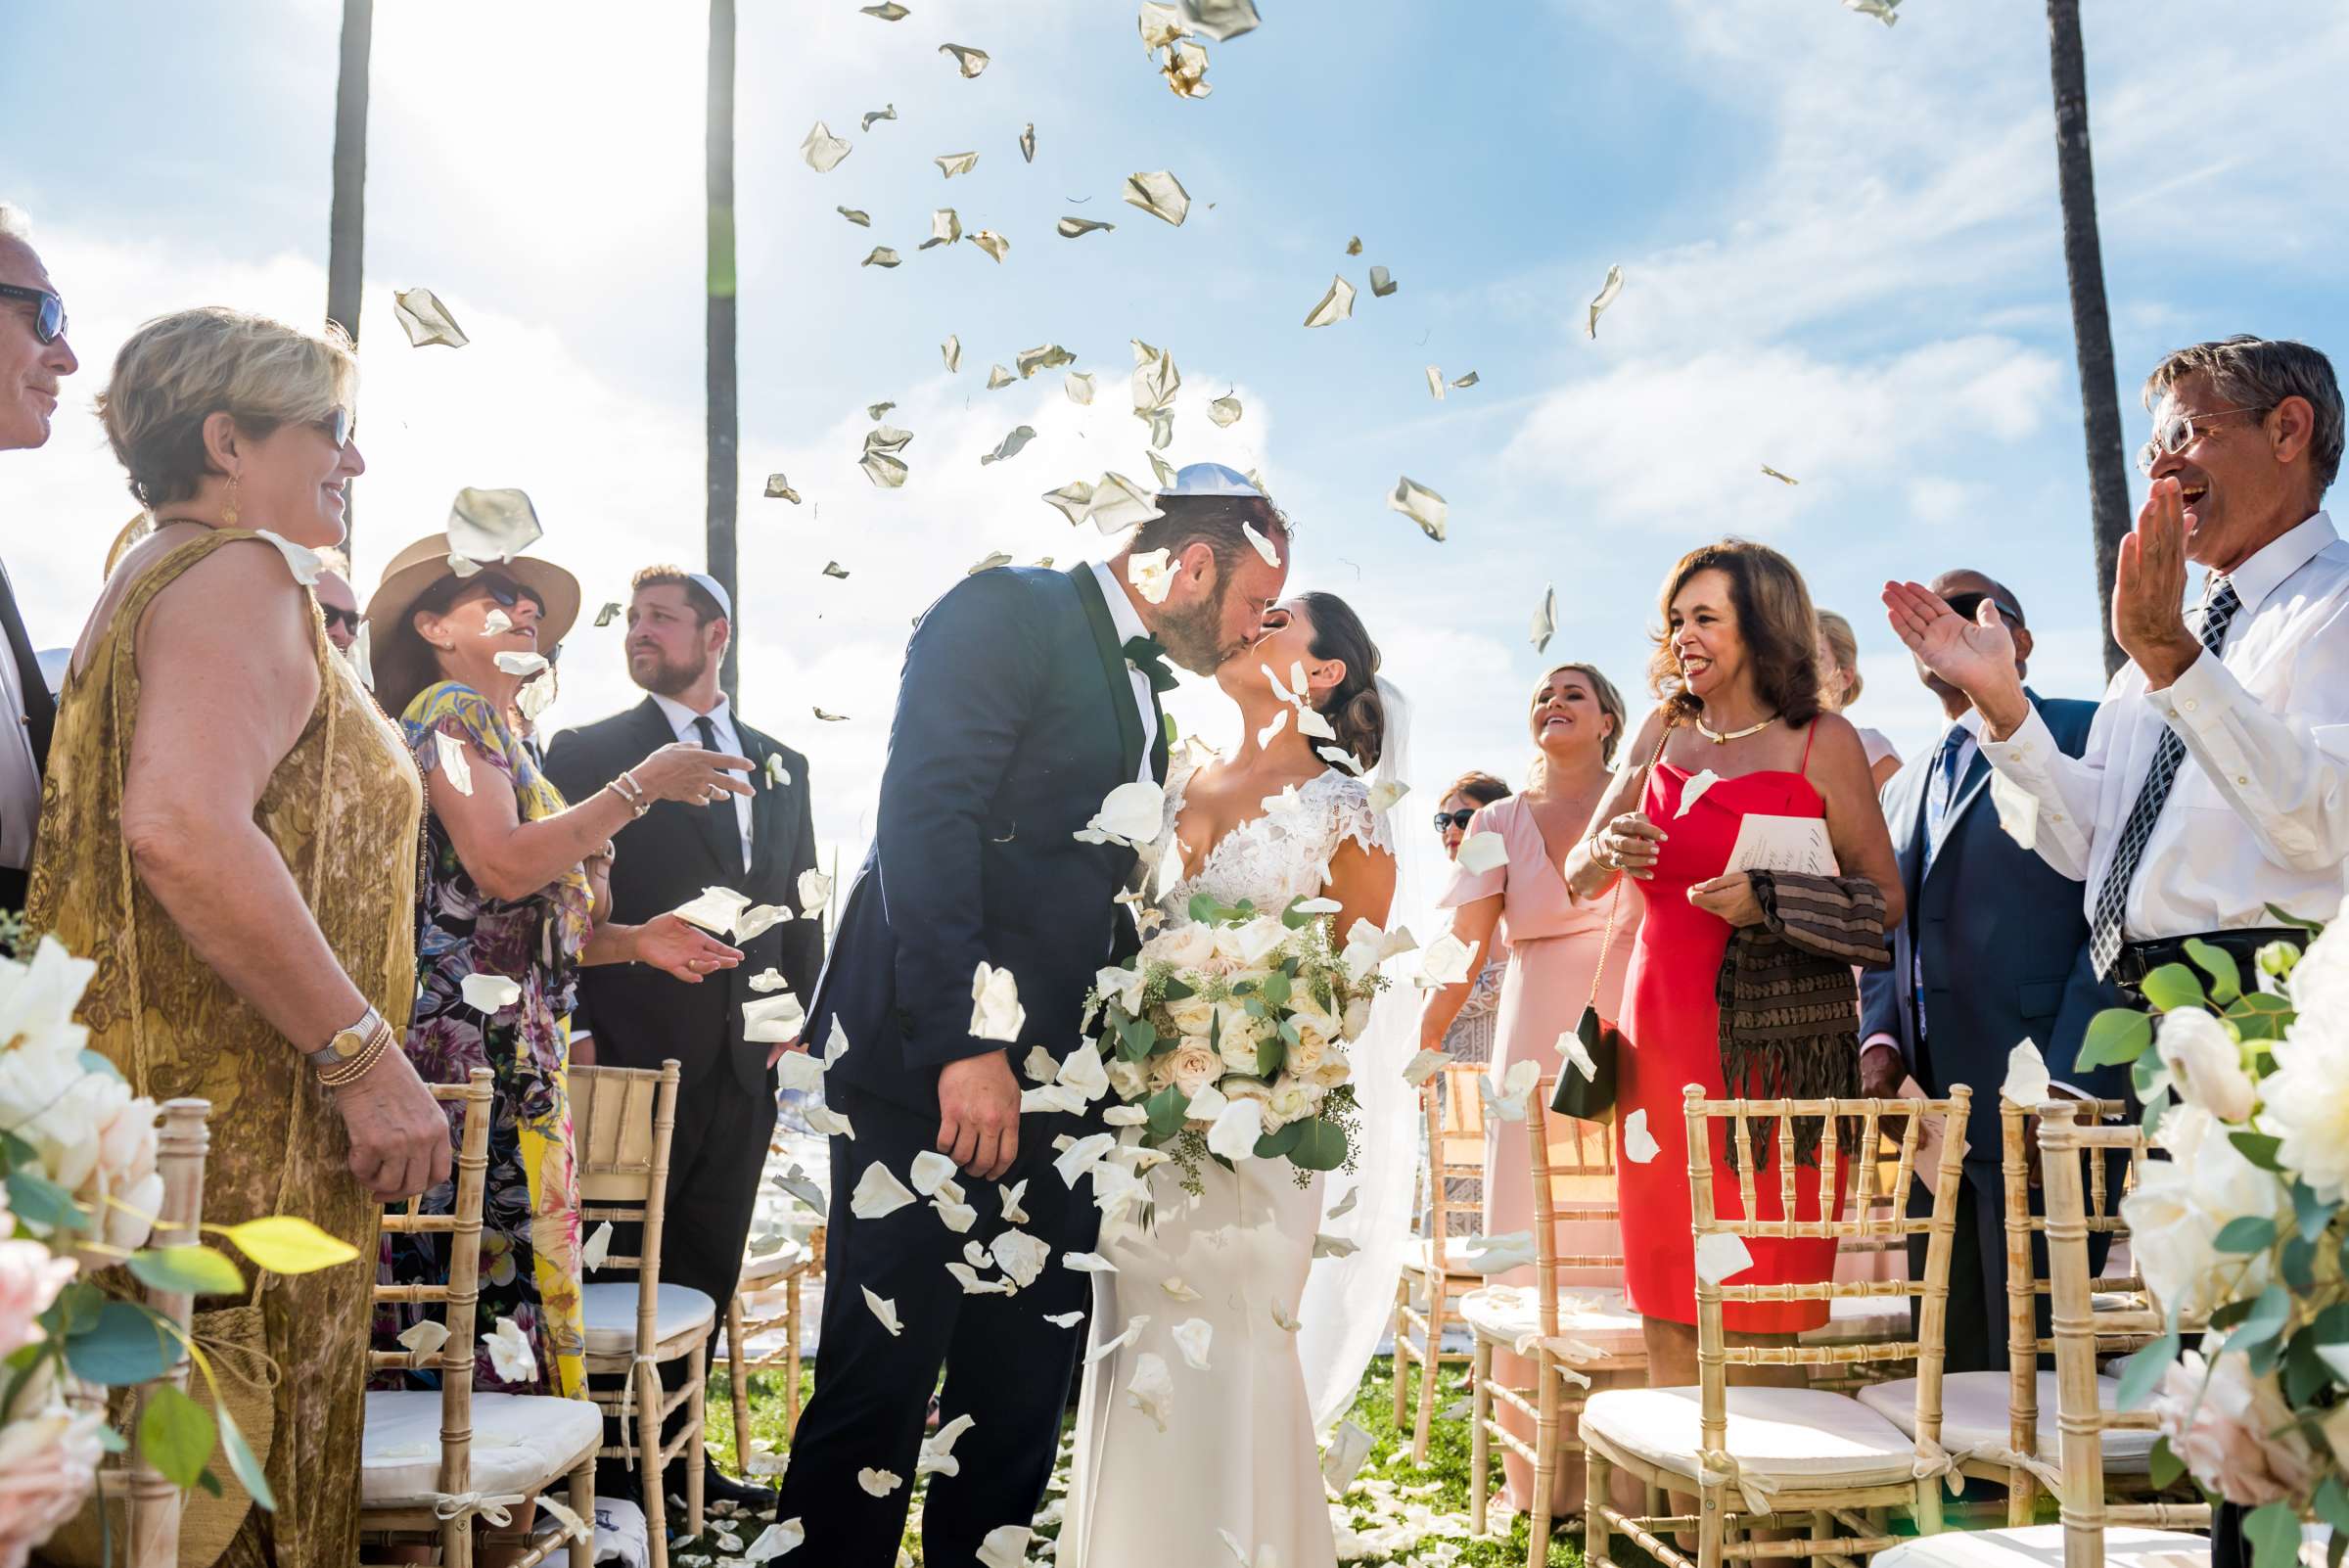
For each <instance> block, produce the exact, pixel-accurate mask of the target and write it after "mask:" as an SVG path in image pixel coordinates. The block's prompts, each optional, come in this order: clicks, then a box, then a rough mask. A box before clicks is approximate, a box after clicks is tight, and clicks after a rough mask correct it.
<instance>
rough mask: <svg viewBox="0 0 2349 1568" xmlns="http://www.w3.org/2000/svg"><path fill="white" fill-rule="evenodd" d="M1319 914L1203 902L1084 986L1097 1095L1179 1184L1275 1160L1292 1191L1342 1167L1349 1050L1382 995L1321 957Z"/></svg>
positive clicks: (1349, 1107)
mask: <svg viewBox="0 0 2349 1568" xmlns="http://www.w3.org/2000/svg"><path fill="white" fill-rule="evenodd" d="M1328 912H1329V906H1328V904H1327V902H1326V900H1308V899H1297V900H1295V901H1293V902H1291V903H1290V905H1289V906H1288V907H1287V908H1286V909H1284V910H1282V911H1281V912H1279V913H1277V914H1264V913H1259V912H1258V911H1257V910H1256V909H1255V908H1253V907H1252V906H1251V905H1249V904H1246V903H1241V904H1238V905H1234V906H1226V905H1222V904H1219V903H1217V902H1216V901H1215V900H1214V899H1211V898H1209V897H1207V896H1206V895H1204V894H1202V895H1200V896H1199V897H1197V898H1195V899H1192V900H1191V909H1190V915H1191V919H1190V922H1189V923H1188V924H1184V925H1179V926H1175V927H1173V928H1172V929H1169V930H1165V931H1162V932H1160V933H1159V934H1158V935H1156V936H1154V937H1152V938H1150V939H1149V940H1148V941H1146V942H1145V943H1143V945H1142V947H1141V950H1140V951H1139V952H1138V953H1136V954H1135V955H1134V957H1133V959H1132V961H1131V962H1130V963H1128V964H1127V965H1125V966H1123V967H1118V968H1109V969H1103V970H1102V971H1100V973H1099V974H1098V975H1097V976H1096V977H1095V984H1094V989H1093V992H1092V995H1091V996H1090V998H1089V999H1088V1001H1087V1005H1086V1010H1085V1020H1086V1022H1085V1028H1086V1030H1087V1032H1088V1033H1091V1032H1093V1031H1094V1030H1095V1029H1096V1027H1097V1028H1098V1034H1097V1035H1096V1037H1095V1038H1096V1044H1097V1048H1098V1050H1099V1053H1100V1054H1099V1060H1100V1062H1101V1063H1102V1069H1103V1073H1104V1076H1105V1078H1106V1080H1107V1085H1108V1087H1109V1089H1110V1090H1112V1091H1113V1092H1115V1093H1116V1094H1117V1096H1118V1098H1119V1099H1120V1100H1121V1101H1123V1102H1125V1103H1126V1104H1127V1105H1128V1106H1134V1107H1138V1108H1139V1109H1140V1111H1141V1113H1142V1115H1143V1117H1144V1120H1143V1121H1142V1122H1141V1123H1140V1124H1139V1125H1140V1126H1141V1127H1142V1129H1143V1131H1142V1135H1141V1141H1142V1143H1143V1144H1144V1145H1145V1146H1147V1147H1150V1148H1153V1149H1161V1150H1164V1151H1166V1153H1167V1154H1168V1155H1170V1156H1171V1157H1172V1158H1173V1159H1174V1160H1175V1161H1177V1162H1178V1163H1180V1164H1181V1166H1182V1167H1183V1169H1184V1171H1185V1172H1186V1173H1187V1174H1188V1176H1190V1178H1191V1179H1190V1181H1188V1182H1186V1185H1195V1182H1196V1176H1197V1171H1198V1165H1199V1162H1200V1160H1202V1159H1205V1158H1211V1157H1212V1158H1215V1159H1219V1160H1222V1161H1225V1162H1231V1161H1236V1160H1243V1159H1259V1160H1286V1161H1288V1162H1289V1163H1290V1164H1291V1165H1293V1166H1295V1167H1297V1169H1298V1172H1299V1179H1301V1180H1303V1179H1306V1174H1307V1173H1311V1172H1315V1171H1334V1170H1338V1169H1340V1168H1342V1167H1343V1168H1351V1164H1352V1160H1353V1138H1352V1135H1351V1130H1352V1127H1353V1123H1354V1107H1355V1097H1354V1088H1353V1086H1352V1084H1349V1083H1348V1082H1347V1081H1348V1079H1349V1077H1350V1076H1351V1074H1352V1067H1351V1065H1350V1063H1349V1062H1348V1060H1347V1054H1346V1047H1347V1045H1348V1044H1349V1043H1350V1042H1352V1041H1353V1040H1354V1039H1355V1038H1356V1037H1358V1036H1359V1035H1360V1033H1361V1031H1362V1028H1363V1026H1364V1025H1365V1024H1366V1023H1367V1021H1368V1018H1369V998H1370V997H1371V996H1372V995H1373V994H1374V993H1375V992H1377V991H1379V990H1380V989H1381V988H1383V987H1384V985H1385V984H1386V982H1385V980H1384V978H1383V977H1382V976H1380V975H1379V974H1378V972H1377V969H1376V965H1375V962H1372V963H1370V964H1367V965H1360V964H1356V963H1354V962H1353V961H1352V958H1353V956H1354V955H1353V954H1351V953H1350V954H1346V955H1341V954H1339V953H1337V952H1336V951H1334V950H1333V949H1332V947H1331V944H1330V936H1329V922H1328V921H1327V920H1326V919H1324V918H1323V916H1324V915H1325V914H1327V913H1328ZM1060 1077H1061V1079H1062V1081H1063V1082H1066V1081H1067V1080H1068V1077H1069V1075H1068V1073H1067V1071H1066V1070H1065V1069H1064V1070H1063V1071H1062V1073H1061V1075H1060ZM1131 1114H1132V1113H1131V1112H1128V1115H1131Z"/></svg>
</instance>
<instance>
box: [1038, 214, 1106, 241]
mask: <svg viewBox="0 0 2349 1568" xmlns="http://www.w3.org/2000/svg"><path fill="white" fill-rule="evenodd" d="M1052 227H1053V229H1054V230H1055V231H1056V232H1057V233H1058V234H1059V235H1060V237H1061V238H1062V239H1064V240H1081V239H1082V238H1084V236H1086V235H1088V234H1106V233H1109V232H1111V231H1112V230H1114V229H1116V228H1117V225H1116V224H1115V223H1102V222H1098V221H1096V220H1094V219H1092V218H1082V217H1078V216H1077V215H1076V214H1075V213H1071V214H1070V215H1069V216H1067V217H1064V218H1062V219H1061V220H1060V221H1059V222H1058V223H1055V224H1053V225H1052Z"/></svg>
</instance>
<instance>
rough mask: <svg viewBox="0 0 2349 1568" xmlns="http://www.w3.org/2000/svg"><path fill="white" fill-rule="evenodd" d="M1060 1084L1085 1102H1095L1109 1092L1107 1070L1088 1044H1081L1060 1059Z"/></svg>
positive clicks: (1099, 1056)
mask: <svg viewBox="0 0 2349 1568" xmlns="http://www.w3.org/2000/svg"><path fill="white" fill-rule="evenodd" d="M1060 1082H1061V1083H1062V1084H1066V1085H1067V1086H1069V1087H1070V1088H1073V1089H1075V1090H1076V1091H1077V1092H1078V1093H1080V1094H1082V1095H1083V1096H1084V1097H1085V1098H1086V1099H1087V1100H1097V1099H1099V1098H1101V1097H1102V1096H1103V1095H1105V1094H1107V1093H1108V1092H1109V1068H1108V1066H1107V1064H1105V1063H1104V1062H1103V1061H1102V1060H1101V1053H1100V1052H1099V1051H1097V1050H1095V1049H1093V1047H1092V1045H1091V1044H1090V1042H1085V1043H1081V1044H1079V1045H1078V1046H1077V1048H1076V1049H1074V1050H1072V1051H1070V1052H1069V1054H1068V1055H1067V1056H1066V1057H1064V1058H1063V1059H1062V1061H1061V1064H1060Z"/></svg>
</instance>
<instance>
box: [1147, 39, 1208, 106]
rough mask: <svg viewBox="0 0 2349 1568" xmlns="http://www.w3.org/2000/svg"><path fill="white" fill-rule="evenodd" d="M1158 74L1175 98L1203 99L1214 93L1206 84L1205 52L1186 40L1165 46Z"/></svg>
mask: <svg viewBox="0 0 2349 1568" xmlns="http://www.w3.org/2000/svg"><path fill="white" fill-rule="evenodd" d="M1158 73H1159V74H1160V75H1161V76H1164V77H1165V78H1166V79H1167V90H1168V91H1169V92H1172V93H1173V94H1174V96H1175V97H1177V98H1205V97H1206V96H1207V95H1208V94H1209V93H1212V92H1214V91H1215V89H1214V88H1213V87H1211V86H1209V85H1208V82H1207V51H1206V50H1205V49H1203V48H1201V47H1200V46H1199V45H1198V44H1196V43H1193V42H1192V41H1191V40H1190V39H1188V38H1184V39H1181V40H1179V41H1178V42H1175V43H1171V44H1169V45H1168V46H1167V49H1166V54H1165V57H1164V60H1163V63H1162V64H1161V65H1160V67H1159V71H1158Z"/></svg>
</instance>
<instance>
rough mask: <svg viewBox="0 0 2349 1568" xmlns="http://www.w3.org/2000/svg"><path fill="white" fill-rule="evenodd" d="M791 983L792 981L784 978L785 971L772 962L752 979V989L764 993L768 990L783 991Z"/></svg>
mask: <svg viewBox="0 0 2349 1568" xmlns="http://www.w3.org/2000/svg"><path fill="white" fill-rule="evenodd" d="M789 984H791V983H790V982H789V981H787V980H785V979H784V978H783V972H782V971H781V970H779V969H777V968H775V967H774V966H773V965H772V964H769V965H768V966H767V967H766V968H764V969H761V970H760V971H759V973H757V974H755V975H753V976H752V977H751V979H750V987H751V990H753V991H755V992H760V994H762V995H763V994H764V993H766V992H773V991H781V990H783V989H784V988H785V987H786V986H788V985H789Z"/></svg>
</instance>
